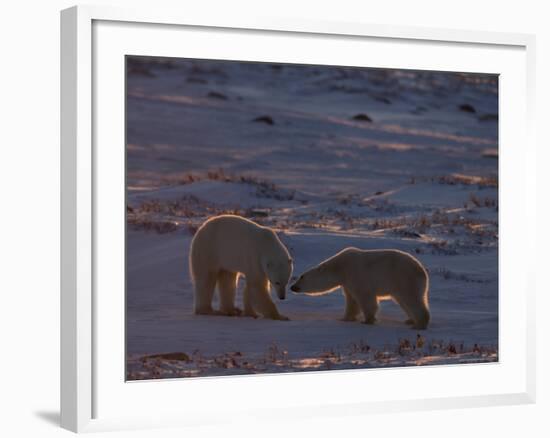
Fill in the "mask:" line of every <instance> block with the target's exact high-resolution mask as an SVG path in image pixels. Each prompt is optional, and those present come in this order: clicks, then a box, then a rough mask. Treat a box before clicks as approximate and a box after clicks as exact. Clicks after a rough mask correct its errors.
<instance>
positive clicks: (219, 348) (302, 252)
mask: <svg viewBox="0 0 550 438" xmlns="http://www.w3.org/2000/svg"><path fill="white" fill-rule="evenodd" d="M133 64H135V65H139V66H140V68H141V71H142V72H143V71H145V72H148V73H147V74H143V73H142V74H138V73H131V74H129V76H128V98H127V142H128V146H127V183H128V206H127V214H128V231H127V314H126V318H127V352H128V358H127V359H128V361H127V365H128V378H130V379H141V378H163V377H178V376H191V377H194V376H206V375H228V374H242V373H257V372H288V371H304V370H319V369H324V370H326V369H338V368H357V367H361V368H362V367H382V366H407V365H426V364H430V365H433V364H449V363H453V364H454V363H471V362H479V361H495V360H498V178H497V175H498V173H497V172H498V121H497V120H495V118H496V117H495V115H496V114H497V112H498V95H497V89H498V84H497V80H496V77H494V76H490V75H474V74H471V75H469V74H449V73H430V72H412V71H397V70H396V71H391V70H374V69H372V70H365V69H352V68H341V67H319V66H291V65H282V66H274V65H271V64H254V63H238V62H237V63H232V62H216V61H191V60H168V61H166V60H162V59H154V60H153V59H145V58H131V59H130V65H133ZM135 71H138V72H139V71H140V70H139V69H137V70H135ZM463 104H469V105H471V106H472V107H473V108H474V109H475V113H471V112H466V111H463V110H461V109H460V108H459V106H460V105H463ZM360 113H364V114H368V116H369V117H370V118H371V119H372V122H366V121H358V120H354V119H353V116H355V115H356V114H360ZM262 116H269V117H270V118H271V119H272V120H273V122H274V123H273V125H271V124H268V123H262V122H254V121H253V120H254V119H255V118H257V117H262ZM221 213H234V214H241V215H243V216H246V217H248V218H250V219H252V220H255V221H257V222H259V223H261V224H263V225H267V226H271V227H273V228H274V229H276V230H277V232H278V233H279V235H280V237H281V239H282V241H283V242H284V243H285V245H286V246H287V247H288V249H289V251H290V253H291V254H292V257H293V259H294V261H295V266H294V275H299V274H300V273H301V272H302V271H304V270H306V269H307V268H309V267H311V266H313V265H316V264H317V263H319V262H320V261H321V260H323V259H325V258H327V257H329V256H331V255H333V254H334V253H336V252H337V251H339V250H341V249H343V248H345V247H347V246H354V247H358V248H362V249H375V248H378V249H380V248H396V249H401V250H404V251H408V252H410V253H412V254H414V255H415V256H416V257H417V258H418V259H419V260H420V261H421V262H422V263H423V264H424V265H425V266H426V268H427V269H428V271H429V273H430V283H431V287H430V308H431V313H432V322H431V324H430V326H429V328H428V329H427V330H425V331H422V332H417V331H415V330H412V329H411V328H410V327H409V326H407V325H405V324H404V322H403V321H404V319H405V318H406V317H405V315H404V313H403V312H402V310H401V309H400V308H399V307H398V306H397V305H396V304H395V303H393V302H391V301H384V302H382V303H381V309H380V312H379V315H378V321H377V323H376V324H375V325H365V324H361V323H359V322H353V323H350V322H342V321H339V320H338V318H340V317H341V316H342V315H343V307H344V300H343V296H342V294H341V292H340V291H336V292H334V293H331V294H328V295H323V296H317V297H311V296H303V295H295V294H292V293H288V295H287V300H285V301H279V300H277V298H276V297H274V300H275V302H276V305H277V306H278V308H279V310H280V312H281V313H283V314H285V315H287V316H288V317H290V319H291V320H290V321H271V320H264V319H261V318H260V319H252V318H244V317H221V316H196V315H193V312H192V306H193V288H192V284H191V281H190V278H189V271H188V266H187V264H188V262H187V258H188V251H189V244H190V241H191V239H192V236H193V233H194V232H195V231H196V229H197V227H198V226H199V225H200V224H201V223H202V222H203V221H204V220H205V219H206V218H207V217H210V216H212V215H216V214H221ZM243 283H244V279H241V283H240V286H241V287H240V288H239V292H238V296H237V304H238V305H239V306H242V304H241V303H242V301H241V299H242V296H241V293H242V284H243ZM176 352H181V353H182V354H183V355H184V356H181V357H186V358H187V360H176V361H175V360H170V359H166V358H163V357H162V356H160V357H159V356H156V357H151V356H152V355H155V354H157V355H158V354H165V353H176Z"/></svg>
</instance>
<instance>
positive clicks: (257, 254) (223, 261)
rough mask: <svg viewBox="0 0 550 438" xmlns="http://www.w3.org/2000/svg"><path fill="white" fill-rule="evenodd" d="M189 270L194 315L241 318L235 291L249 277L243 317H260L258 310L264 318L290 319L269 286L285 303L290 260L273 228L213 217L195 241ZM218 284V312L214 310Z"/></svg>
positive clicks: (241, 220)
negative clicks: (218, 315) (275, 302)
mask: <svg viewBox="0 0 550 438" xmlns="http://www.w3.org/2000/svg"><path fill="white" fill-rule="evenodd" d="M189 267H190V272H191V275H192V278H193V282H194V284H195V313H196V314H223V315H240V314H241V310H240V309H238V308H237V307H235V291H236V285H237V279H238V276H239V274H242V275H244V276H245V277H246V287H245V290H244V294H243V301H244V315H245V316H253V317H256V316H257V315H256V312H255V311H258V312H259V313H261V314H262V315H263V316H264V317H266V318H270V319H288V318H286V317H285V316H283V315H281V314H280V313H279V312H278V310H277V307H276V306H275V304H274V303H273V301H272V300H271V297H270V294H269V290H270V284H271V285H273V287H274V288H275V289H276V291H277V295H278V296H279V298H280V299H284V298H285V291H286V286H287V284H288V280H289V278H290V275H291V273H292V260H291V258H290V255H289V254H288V251H287V249H286V248H285V246H284V245H283V244H282V243H281V241H280V240H279V238H278V237H277V235H276V234H275V233H274V232H273V231H272V230H271V229H269V228H266V227H262V226H260V225H258V224H256V223H254V222H252V221H250V220H248V219H245V218H243V217H240V216H233V215H222V216H216V217H213V218H210V219H208V220H207V221H206V222H205V223H204V224H203V225H202V226H201V227H200V228H199V230H198V231H197V233H196V234H195V236H194V237H193V241H192V242H191V250H190V253H189ZM216 284H217V285H218V292H219V297H220V310H219V311H214V310H213V309H212V298H213V295H214V290H215V287H216Z"/></svg>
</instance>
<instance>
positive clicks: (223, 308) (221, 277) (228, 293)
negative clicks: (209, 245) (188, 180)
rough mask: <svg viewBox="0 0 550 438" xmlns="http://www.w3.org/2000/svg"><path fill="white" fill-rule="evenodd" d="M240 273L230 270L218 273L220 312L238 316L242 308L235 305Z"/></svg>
mask: <svg viewBox="0 0 550 438" xmlns="http://www.w3.org/2000/svg"><path fill="white" fill-rule="evenodd" d="M237 278H238V274H237V273H235V272H229V271H223V270H222V271H220V272H219V274H218V291H219V293H220V314H222V315H226V316H238V315H240V314H241V313H242V310H241V309H239V308H238V307H235V295H236V293H237Z"/></svg>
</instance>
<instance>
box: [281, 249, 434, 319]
mask: <svg viewBox="0 0 550 438" xmlns="http://www.w3.org/2000/svg"><path fill="white" fill-rule="evenodd" d="M340 286H341V287H342V289H343V290H344V296H345V298H346V310H345V314H344V318H343V320H344V321H355V319H356V318H357V315H358V314H359V311H360V310H361V311H362V312H363V316H364V318H365V319H364V322H365V323H366V324H373V323H374V322H375V320H376V318H375V316H376V312H377V311H378V302H379V301H380V300H383V299H389V298H391V299H393V300H394V301H395V302H397V303H398V304H399V305H400V306H401V307H402V308H403V310H404V311H405V312H406V313H407V315H408V316H409V318H410V319H409V320H407V323H410V324H413V327H414V328H416V329H425V328H426V327H427V326H428V322H429V321H430V311H429V308H428V289H429V277H428V273H427V272H426V269H424V267H423V266H422V264H421V263H420V262H419V261H418V260H417V259H416V258H414V257H413V256H411V255H410V254H407V253H405V252H403V251H399V250H395V249H389V250H366V251H364V250H360V249H357V248H346V249H344V250H342V251H341V252H339V253H338V254H336V255H334V256H333V257H331V258H329V259H327V260H325V261H323V262H321V263H320V264H319V265H318V266H316V267H314V268H312V269H310V270H309V271H306V272H305V273H304V274H302V275H301V276H300V277H299V278H298V280H297V281H296V283H294V284H293V285H292V286H291V287H290V290H292V291H293V292H297V293H309V294H312V295H316V294H321V293H328V292H331V291H333V290H335V289H337V288H338V287H340Z"/></svg>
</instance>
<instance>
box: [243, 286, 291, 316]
mask: <svg viewBox="0 0 550 438" xmlns="http://www.w3.org/2000/svg"><path fill="white" fill-rule="evenodd" d="M247 281H248V280H247ZM268 284H269V283H268V281H267V279H262V281H258V282H254V281H253V282H252V283H251V285H250V293H251V297H252V302H253V304H254V308H255V309H256V310H257V311H258V312H260V313H261V314H262V315H263V317H264V318H268V319H275V320H280V321H288V320H289V318H288V317H286V316H284V315H281V314H280V313H279V311H278V310H277V306H275V303H274V302H273V301H272V300H271V297H270V296H269V289H268Z"/></svg>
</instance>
